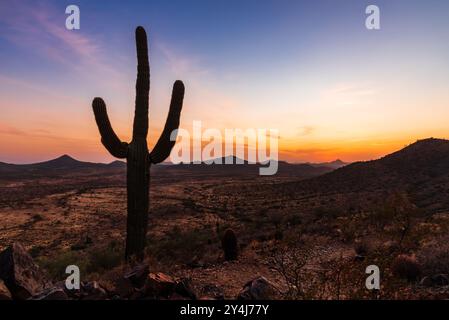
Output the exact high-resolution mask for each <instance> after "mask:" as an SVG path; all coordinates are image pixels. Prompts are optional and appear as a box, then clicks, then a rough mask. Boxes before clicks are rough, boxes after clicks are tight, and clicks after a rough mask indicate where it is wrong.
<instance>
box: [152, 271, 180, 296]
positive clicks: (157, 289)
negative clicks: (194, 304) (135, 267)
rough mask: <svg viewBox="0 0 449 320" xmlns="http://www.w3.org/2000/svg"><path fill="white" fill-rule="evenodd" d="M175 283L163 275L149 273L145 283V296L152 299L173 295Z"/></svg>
mask: <svg viewBox="0 0 449 320" xmlns="http://www.w3.org/2000/svg"><path fill="white" fill-rule="evenodd" d="M175 287H176V281H175V280H174V279H173V278H172V277H170V276H169V275H166V274H164V273H161V272H158V273H150V274H148V277H147V279H146V283H145V288H144V291H145V294H146V295H148V296H153V297H168V296H170V295H171V294H172V293H174V289H175Z"/></svg>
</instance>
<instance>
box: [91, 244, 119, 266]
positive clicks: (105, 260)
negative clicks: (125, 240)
mask: <svg viewBox="0 0 449 320" xmlns="http://www.w3.org/2000/svg"><path fill="white" fill-rule="evenodd" d="M124 256H125V254H124V251H123V248H122V247H121V245H119V244H118V243H117V242H115V241H112V242H110V243H109V245H108V246H107V247H106V248H97V249H94V250H92V251H91V252H90V253H89V265H88V270H87V271H88V272H89V273H90V272H98V271H103V270H110V269H112V268H114V267H116V266H118V265H119V264H120V263H121V262H122V261H123V259H124Z"/></svg>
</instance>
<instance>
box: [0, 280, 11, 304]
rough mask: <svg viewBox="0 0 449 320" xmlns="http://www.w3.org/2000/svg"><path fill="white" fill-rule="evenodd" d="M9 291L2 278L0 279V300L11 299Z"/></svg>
mask: <svg viewBox="0 0 449 320" xmlns="http://www.w3.org/2000/svg"><path fill="white" fill-rule="evenodd" d="M11 299H12V297H11V292H9V290H8V288H7V287H6V285H5V283H4V282H3V280H0V300H11Z"/></svg>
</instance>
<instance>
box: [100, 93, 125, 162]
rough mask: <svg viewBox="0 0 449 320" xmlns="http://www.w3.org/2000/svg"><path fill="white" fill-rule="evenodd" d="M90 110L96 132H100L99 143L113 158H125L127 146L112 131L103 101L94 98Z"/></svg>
mask: <svg viewBox="0 0 449 320" xmlns="http://www.w3.org/2000/svg"><path fill="white" fill-rule="evenodd" d="M92 109H93V110H94V115H95V121H96V122H97V126H98V130H99V131H100V135H101V143H102V144H103V145H104V146H105V148H106V149H107V150H108V151H109V153H110V154H112V155H113V156H114V157H117V158H121V159H123V158H126V156H127V152H128V144H127V143H126V142H121V141H120V139H119V138H118V137H117V135H116V134H115V132H114V129H112V126H111V122H110V121H109V117H108V112H107V111H106V104H105V103H104V101H103V99H101V98H95V99H94V100H93V101H92Z"/></svg>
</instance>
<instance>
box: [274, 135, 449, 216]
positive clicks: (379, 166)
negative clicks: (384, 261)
mask: <svg viewBox="0 0 449 320" xmlns="http://www.w3.org/2000/svg"><path fill="white" fill-rule="evenodd" d="M283 190H284V192H291V193H293V194H298V193H300V194H311V193H315V194H320V195H321V197H323V195H326V194H340V195H346V196H347V197H348V198H349V197H352V198H353V199H354V200H360V198H363V197H367V198H369V197H374V196H373V195H377V196H378V197H380V198H379V199H378V200H380V201H383V200H385V199H384V198H383V199H382V197H385V196H386V195H388V194H391V193H392V192H396V191H399V192H404V193H407V194H408V195H409V197H410V198H411V199H412V201H413V202H414V203H415V204H416V205H417V206H418V207H422V208H426V209H429V210H430V211H432V212H437V211H438V212H440V211H444V210H447V211H449V141H448V140H444V139H434V138H429V139H424V140H418V141H417V142H415V143H413V144H411V145H409V146H407V147H405V148H403V149H401V150H399V151H397V152H394V153H392V154H389V155H387V156H385V157H382V158H380V159H378V160H372V161H364V162H356V163H352V164H349V165H347V166H345V167H342V168H340V169H337V170H334V171H332V172H329V173H326V174H324V175H322V176H319V177H316V178H313V179H309V180H307V181H298V182H294V183H286V184H285V185H284V189H283ZM348 201H349V200H348Z"/></svg>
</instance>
